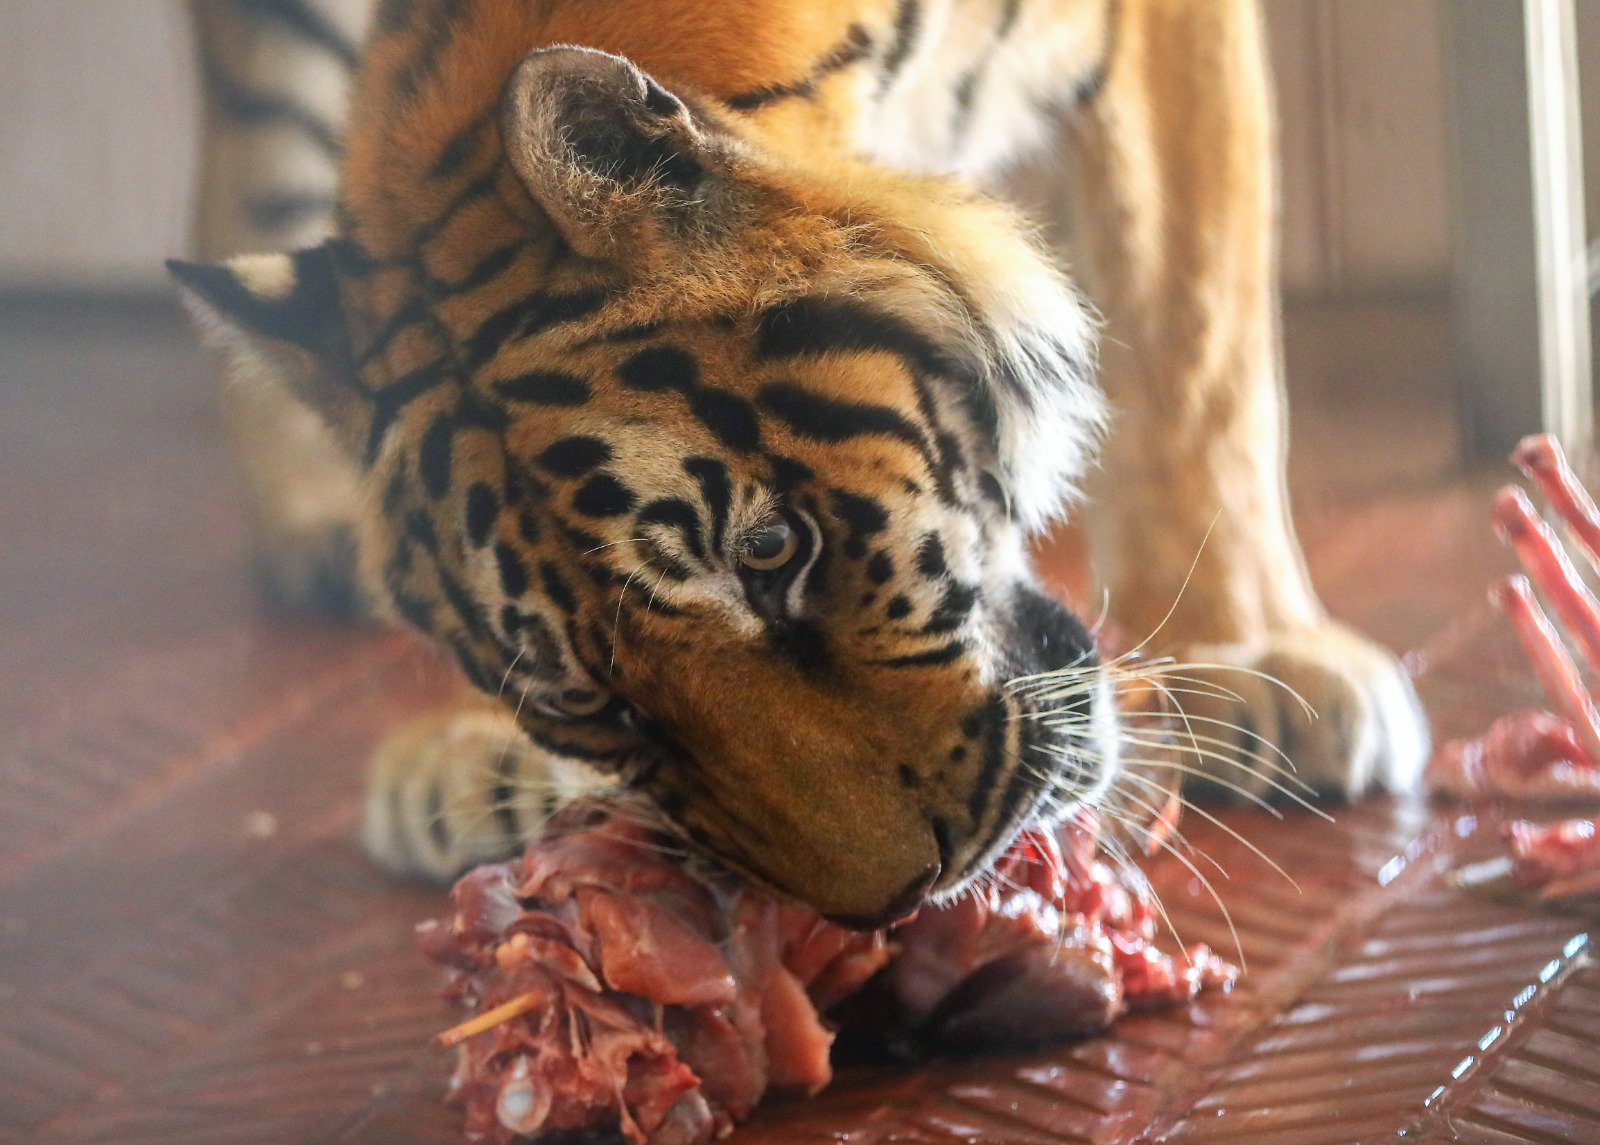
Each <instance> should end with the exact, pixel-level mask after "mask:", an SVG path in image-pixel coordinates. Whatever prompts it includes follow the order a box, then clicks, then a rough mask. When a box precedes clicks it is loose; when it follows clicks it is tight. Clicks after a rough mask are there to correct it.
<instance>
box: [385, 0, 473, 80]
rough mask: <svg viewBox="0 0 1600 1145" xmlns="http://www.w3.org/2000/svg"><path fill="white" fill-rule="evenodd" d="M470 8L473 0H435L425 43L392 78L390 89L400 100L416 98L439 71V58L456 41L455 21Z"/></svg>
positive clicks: (423, 41) (430, 13)
mask: <svg viewBox="0 0 1600 1145" xmlns="http://www.w3.org/2000/svg"><path fill="white" fill-rule="evenodd" d="M471 7H472V0H434V3H433V5H432V9H431V11H430V12H429V15H428V27H427V29H426V31H425V32H424V33H423V37H422V43H421V44H419V45H418V46H417V50H416V52H415V54H413V55H412V57H411V59H410V60H409V61H408V62H407V63H406V65H405V66H404V67H403V68H401V69H400V70H399V72H397V73H396V74H395V77H394V79H393V80H392V81H391V89H392V90H393V91H394V93H395V94H396V95H397V96H398V97H399V98H400V99H402V100H410V99H413V98H414V97H415V96H416V95H417V93H418V92H419V91H421V90H422V85H423V84H424V83H425V82H427V81H428V80H430V79H432V78H433V77H434V75H435V74H436V73H437V72H438V70H439V61H440V58H441V57H442V56H443V55H444V53H445V51H446V50H447V49H448V48H449V47H450V45H451V43H452V42H453V41H454V40H455V37H456V23H457V22H458V21H459V20H460V19H461V17H462V16H464V15H466V13H467V12H468V10H469V9H471Z"/></svg>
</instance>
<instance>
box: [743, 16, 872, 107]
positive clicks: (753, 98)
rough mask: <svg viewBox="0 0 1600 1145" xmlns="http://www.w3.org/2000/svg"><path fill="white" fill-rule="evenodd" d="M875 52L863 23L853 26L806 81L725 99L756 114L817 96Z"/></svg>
mask: <svg viewBox="0 0 1600 1145" xmlns="http://www.w3.org/2000/svg"><path fill="white" fill-rule="evenodd" d="M871 51H872V37H871V36H870V35H868V34H867V30H866V29H865V28H863V27H862V26H861V25H860V24H852V25H850V31H849V32H848V33H847V34H846V36H845V38H844V39H843V40H842V41H841V42H839V43H838V44H835V45H834V46H833V47H832V48H830V49H828V52H827V53H826V54H825V55H824V56H823V57H822V58H821V59H820V60H818V61H817V62H816V64H815V65H813V66H812V68H811V70H810V71H808V72H807V73H806V74H805V76H804V77H803V78H802V79H798V80H794V81H793V82H791V83H780V84H771V85H769V86H767V87H758V88H756V89H754V90H753V91H746V92H740V93H739V94H738V95H733V96H729V97H728V98H727V99H725V100H723V102H724V103H726V104H727V105H728V106H729V107H731V108H733V110H735V111H755V110H756V109H757V108H762V107H766V106H767V105H768V104H773V103H777V102H779V101H780V100H785V99H810V98H811V97H812V96H814V95H816V94H817V85H818V84H819V83H821V82H822V81H823V80H825V79H827V78H828V77H829V76H831V75H833V74H834V73H835V72H839V71H843V70H844V69H845V68H847V67H849V66H850V65H851V64H854V63H857V62H859V61H861V60H863V59H865V58H866V57H867V55H868V53H869V52H871Z"/></svg>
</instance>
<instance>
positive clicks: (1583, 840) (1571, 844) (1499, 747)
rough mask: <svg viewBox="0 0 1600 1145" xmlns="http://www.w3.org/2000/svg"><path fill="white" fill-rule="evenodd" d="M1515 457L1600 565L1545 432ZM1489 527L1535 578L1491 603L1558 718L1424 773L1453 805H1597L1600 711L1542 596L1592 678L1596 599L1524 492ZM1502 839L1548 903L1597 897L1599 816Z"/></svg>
mask: <svg viewBox="0 0 1600 1145" xmlns="http://www.w3.org/2000/svg"><path fill="white" fill-rule="evenodd" d="M1511 460H1512V462H1513V463H1514V464H1515V465H1517V467H1518V468H1520V469H1521V470H1522V471H1523V472H1524V473H1525V474H1527V475H1528V476H1529V477H1530V478H1532V479H1533V481H1534V483H1535V484H1536V485H1537V486H1538V487H1539V490H1540V491H1541V492H1542V493H1543V494H1544V495H1545V498H1546V499H1547V500H1548V501H1549V502H1550V504H1551V505H1552V507H1554V509H1555V510H1556V514H1557V516H1558V517H1560V519H1561V521H1562V524H1563V525H1564V526H1565V527H1566V530H1567V533H1568V535H1569V536H1570V537H1571V538H1572V539H1573V540H1574V541H1575V542H1576V543H1577V545H1578V547H1579V548H1580V549H1581V550H1582V551H1583V553H1584V554H1585V556H1586V557H1587V558H1588V560H1589V562H1590V563H1591V565H1596V566H1597V567H1600V511H1597V510H1596V509H1595V505H1594V502H1593V501H1592V500H1591V499H1590V497H1589V494H1588V493H1587V492H1586V491H1585V490H1584V488H1583V486H1582V484H1581V483H1580V482H1579V481H1578V479H1577V476H1576V475H1575V474H1574V473H1573V471H1572V468H1571V466H1569V465H1568V464H1567V459H1566V457H1565V456H1564V455H1563V454H1562V451H1561V446H1560V445H1559V444H1558V443H1557V442H1556V440H1555V439H1554V438H1553V437H1549V436H1547V435H1540V436H1537V437H1529V438H1526V439H1524V440H1523V441H1522V443H1521V444H1519V445H1518V446H1517V448H1516V450H1515V452H1513V453H1512V455H1511ZM1493 520H1494V526H1495V530H1496V532H1498V533H1499V535H1500V536H1501V538H1502V539H1504V540H1505V541H1507V542H1508V543H1509V544H1510V545H1511V546H1512V548H1513V549H1515V550H1516V553H1517V559H1518V560H1519V561H1520V562H1521V563H1522V567H1523V568H1524V569H1525V570H1527V574H1528V575H1527V577H1521V576H1514V577H1508V578H1506V579H1505V580H1503V581H1501V582H1499V583H1497V584H1496V585H1495V586H1494V587H1493V588H1492V589H1491V591H1490V599H1491V600H1492V601H1493V602H1494V603H1495V605H1496V606H1497V607H1498V608H1499V609H1500V610H1501V611H1502V612H1504V613H1505V614H1506V616H1507V618H1508V619H1509V620H1510V621H1511V625H1512V628H1513V629H1514V630H1515V631H1516V634H1517V639H1518V641H1519V643H1521V645H1522V649H1523V651H1524V652H1525V653H1526V654H1527V657H1528V660H1529V663H1530V664H1531V665H1532V666H1533V669H1534V674H1535V675H1536V676H1537V677H1538V679H1539V684H1540V686H1541V688H1542V689H1543V690H1544V693H1545V696H1546V698H1547V699H1549V701H1550V702H1551V704H1552V705H1553V706H1554V707H1555V708H1556V712H1557V713H1558V714H1552V713H1551V712H1547V711H1541V710H1538V709H1532V710H1528V711H1522V712H1516V713H1513V714H1511V715H1508V716H1504V717H1502V718H1500V719H1498V720H1496V721H1495V722H1494V723H1493V724H1492V725H1490V727H1489V730H1488V731H1486V732H1485V733H1484V734H1483V735H1481V736H1477V737H1475V738H1472V739H1465V740H1454V741H1451V742H1449V743H1446V744H1444V745H1442V746H1441V747H1440V748H1439V749H1438V750H1437V751H1436V752H1435V753H1434V756H1433V758H1432V759H1431V760H1429V761H1428V767H1427V770H1426V772H1425V773H1424V778H1425V780H1426V782H1427V784H1428V786H1429V788H1430V789H1431V790H1432V791H1434V792H1436V793H1440V794H1445V795H1450V796H1454V797H1457V798H1509V799H1520V800H1538V801H1546V802H1570V801H1574V800H1577V801H1589V802H1593V801H1594V800H1596V799H1597V798H1600V714H1597V712H1596V709H1595V703H1594V700H1593V698H1592V697H1591V696H1590V694H1589V689H1588V688H1587V686H1585V684H1584V681H1583V677H1582V675H1581V674H1580V672H1579V669H1578V666H1577V664H1576V663H1574V661H1573V659H1572V657H1571V655H1570V654H1568V652H1567V649H1566V645H1565V644H1564V643H1563V642H1562V639H1561V633H1560V632H1559V631H1558V630H1557V628H1556V625H1555V624H1553V623H1552V622H1551V620H1550V618H1549V617H1548V616H1547V615H1546V614H1545V612H1544V609H1543V608H1542V607H1541V606H1540V604H1539V601H1538V599H1537V598H1536V597H1535V596H1534V589H1535V588H1537V590H1538V591H1539V593H1540V594H1541V595H1543V596H1544V598H1545V599H1546V600H1547V601H1549V602H1550V606H1551V607H1552V608H1553V609H1554V610H1555V613H1556V616H1557V617H1558V618H1559V619H1560V621H1561V624H1562V626H1563V628H1564V629H1565V631H1566V633H1567V636H1568V637H1569V638H1570V639H1571V640H1572V641H1573V643H1574V644H1575V645H1576V646H1577V648H1578V650H1579V652H1580V653H1581V654H1582V656H1583V658H1584V661H1585V662H1586V663H1587V665H1588V667H1589V670H1590V671H1591V672H1600V602H1597V601H1596V600H1595V597H1594V594H1593V593H1591V592H1590V591H1589V588H1588V586H1587V585H1585V584H1584V582H1583V579H1582V577H1581V576H1580V575H1579V574H1578V570H1577V569H1576V568H1575V567H1574V566H1573V564H1572V562H1571V561H1570V560H1568V559H1567V555H1566V553H1565V551H1564V550H1563V549H1562V547H1561V542H1560V541H1559V540H1558V539H1557V537H1556V535H1555V533H1554V532H1553V531H1552V530H1551V529H1550V527H1549V526H1548V525H1546V524H1545V523H1544V521H1543V520H1541V519H1540V517H1539V514H1538V512H1537V511H1536V510H1535V509H1534V507H1533V503H1532V502H1531V501H1529V500H1528V497H1527V495H1526V494H1525V493H1523V492H1522V490H1520V489H1518V488H1516V487H1514V486H1508V487H1507V488H1505V489H1502V490H1501V491H1500V492H1499V493H1498V494H1497V495H1496V497H1495V502H1494V510H1493ZM1530 582H1531V583H1530ZM1506 837H1507V839H1508V841H1509V843H1510V845H1511V851H1512V878H1513V880H1514V881H1515V882H1516V883H1517V884H1518V885H1520V886H1522V887H1524V888H1525V889H1530V890H1536V891H1537V892H1538V893H1539V894H1540V895H1541V897H1545V898H1567V897H1572V896H1577V895H1594V894H1600V841H1597V839H1596V837H1595V825H1594V822H1593V820H1591V819H1568V820H1565V821H1562V822H1558V823H1553V824H1549V825H1544V826H1541V825H1536V824H1533V823H1527V822H1514V823H1510V824H1508V825H1507V827H1506Z"/></svg>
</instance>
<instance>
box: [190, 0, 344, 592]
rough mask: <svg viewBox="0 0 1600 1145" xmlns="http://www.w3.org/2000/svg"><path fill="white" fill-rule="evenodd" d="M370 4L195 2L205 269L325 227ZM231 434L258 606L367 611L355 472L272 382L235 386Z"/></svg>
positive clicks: (284, 246) (313, 420) (227, 392)
mask: <svg viewBox="0 0 1600 1145" xmlns="http://www.w3.org/2000/svg"><path fill="white" fill-rule="evenodd" d="M369 7H370V0H193V3H192V4H191V6H190V13H191V17H192V23H193V27H194V31H195V40H196V44H197V47H198V49H199V53H200V60H201V74H202V76H203V78H204V85H205V93H204V94H205V117H204V127H203V137H202V140H201V170H200V182H199V188H198V204H197V205H198V212H197V217H196V226H195V240H196V246H197V248H198V253H199V254H200V256H201V257H203V258H205V259H207V260H209V261H217V260H220V259H222V258H226V257H228V256H231V255H235V254H243V253H253V252H275V251H287V250H295V249H299V248H303V247H308V246H312V245H315V244H316V243H319V242H321V241H322V240H323V239H324V238H326V237H327V235H328V234H329V233H330V232H331V231H332V229H333V217H334V205H335V200H336V195H337V187H338V178H339V158H340V135H341V133H342V127H343V123H344V119H345V111H346V103H347V101H348V99H349V89H350V83H351V78H352V74H353V71H354V68H355V66H356V60H357V45H358V44H359V43H360V40H361V36H362V34H363V32H364V30H365V24H366V21H367V19H368V15H369V13H368V9H369ZM228 383H229V384H227V385H226V386H225V387H224V389H223V396H222V413H223V419H224V421H225V423H226V425H227V429H228V436H229V439H230V443H231V445H232V452H233V456H234V459H235V463H236V465H237V468H238V471H239V474H240V477H241V479H242V484H243V487H244V493H245V498H246V508H247V513H248V517H249V521H250V525H251V534H252V538H253V547H254V550H255V560H254V563H255V568H256V571H257V576H258V579H259V581H260V583H261V586H262V588H263V590H264V591H265V593H266V595H267V597H268V598H269V599H270V600H272V601H273V602H275V603H276V604H278V605H280V606H282V607H284V608H286V609H288V610H290V611H300V610H312V611H321V612H333V613H338V614H348V613H355V612H359V611H362V610H363V607H364V602H363V600H362V598H361V593H360V591H359V589H358V587H357V579H356V565H355V544H354V521H355V517H356V514H357V512H358V510H359V505H358V500H357V487H356V470H355V466H354V465H353V464H352V463H351V461H350V460H349V459H348V458H347V457H345V456H344V454H343V453H342V451H341V450H340V449H339V447H338V446H337V445H336V444H335V442H334V440H333V438H332V436H331V435H330V434H329V433H328V431H327V429H326V428H325V427H324V426H323V424H322V422H321V420H320V419H318V418H317V417H316V415H314V414H313V413H311V411H310V410H308V409H306V408H305V407H304V406H303V405H301V403H300V402H298V401H297V400H296V399H295V398H293V397H292V396H290V395H289V393H288V392H287V390H286V389H285V388H283V387H280V386H278V385H275V384H274V383H273V380H272V379H271V378H266V377H261V376H259V375H252V376H251V377H249V378H230V379H228Z"/></svg>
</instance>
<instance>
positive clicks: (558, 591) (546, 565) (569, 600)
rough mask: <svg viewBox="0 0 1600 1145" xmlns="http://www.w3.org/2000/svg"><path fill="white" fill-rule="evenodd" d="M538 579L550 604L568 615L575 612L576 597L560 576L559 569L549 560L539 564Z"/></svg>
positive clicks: (576, 605)
mask: <svg viewBox="0 0 1600 1145" xmlns="http://www.w3.org/2000/svg"><path fill="white" fill-rule="evenodd" d="M539 579H540V581H542V582H543V584H544V594H545V595H546V596H547V597H549V598H550V602H551V603H552V604H554V605H555V606H556V607H557V608H559V609H560V610H561V611H562V612H564V613H566V614H567V615H568V616H573V615H575V614H576V613H577V611H578V598H577V597H575V596H573V595H572V588H571V586H570V585H568V584H567V582H566V579H565V578H564V577H562V575H561V570H559V569H558V568H556V566H555V565H554V564H552V563H551V562H550V561H543V562H541V563H540V565H539Z"/></svg>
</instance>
